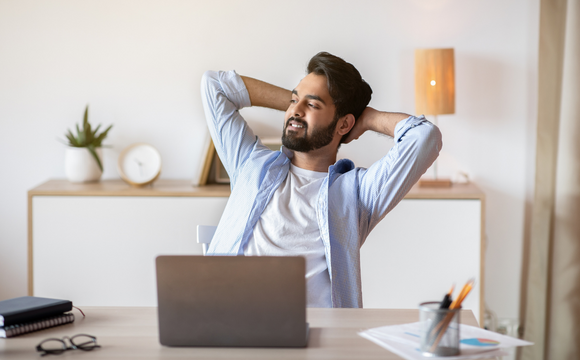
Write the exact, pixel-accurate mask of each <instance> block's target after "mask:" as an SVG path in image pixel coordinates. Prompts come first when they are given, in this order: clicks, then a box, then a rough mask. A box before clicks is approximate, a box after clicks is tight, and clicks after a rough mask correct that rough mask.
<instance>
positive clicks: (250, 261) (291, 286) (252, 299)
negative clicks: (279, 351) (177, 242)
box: [156, 256, 308, 347]
mask: <svg viewBox="0 0 580 360" xmlns="http://www.w3.org/2000/svg"><path fill="white" fill-rule="evenodd" d="M305 267H306V264H305V260H304V258H303V257H279V256H158V257H157V259H156V268H157V301H158V319H159V341H160V343H161V344H162V345H166V346H234V347H305V346H306V344H307V338H308V327H307V323H306V280H305V271H306V270H305Z"/></svg>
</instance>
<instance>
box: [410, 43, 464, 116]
mask: <svg viewBox="0 0 580 360" xmlns="http://www.w3.org/2000/svg"><path fill="white" fill-rule="evenodd" d="M415 107H416V109H415V110H416V114H417V115H421V114H424V115H441V114H453V113H455V61H454V52H453V49H416V50H415Z"/></svg>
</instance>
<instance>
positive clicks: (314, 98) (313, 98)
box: [292, 89, 326, 105]
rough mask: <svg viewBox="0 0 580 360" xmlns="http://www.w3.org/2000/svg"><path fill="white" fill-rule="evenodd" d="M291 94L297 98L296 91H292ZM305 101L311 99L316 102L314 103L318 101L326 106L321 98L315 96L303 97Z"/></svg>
mask: <svg viewBox="0 0 580 360" xmlns="http://www.w3.org/2000/svg"><path fill="white" fill-rule="evenodd" d="M292 94H294V95H296V96H298V91H296V89H294V90H292ZM304 97H305V98H307V99H312V100H316V101H320V102H321V103H323V104H324V105H326V102H324V100H322V98H321V97H320V96H317V95H306V96H304Z"/></svg>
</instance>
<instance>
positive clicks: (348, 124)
mask: <svg viewBox="0 0 580 360" xmlns="http://www.w3.org/2000/svg"><path fill="white" fill-rule="evenodd" d="M355 120H356V119H355V118H354V115H353V114H346V115H345V116H343V117H341V118H340V119H338V123H337V124H336V131H337V133H338V134H339V135H341V136H344V135H346V134H348V133H349V132H350V130H351V129H352V127H353V126H354V123H355Z"/></svg>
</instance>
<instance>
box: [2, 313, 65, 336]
mask: <svg viewBox="0 0 580 360" xmlns="http://www.w3.org/2000/svg"><path fill="white" fill-rule="evenodd" d="M74 321H75V316H74V314H73V313H65V314H60V315H57V316H51V317H48V318H44V319H41V320H35V321H32V322H27V323H24V324H18V325H8V326H3V327H0V338H11V337H14V336H18V335H23V334H28V333H30V332H33V331H38V330H42V329H48V328H51V327H55V326H59V325H64V324H69V323H72V322H74Z"/></svg>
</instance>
